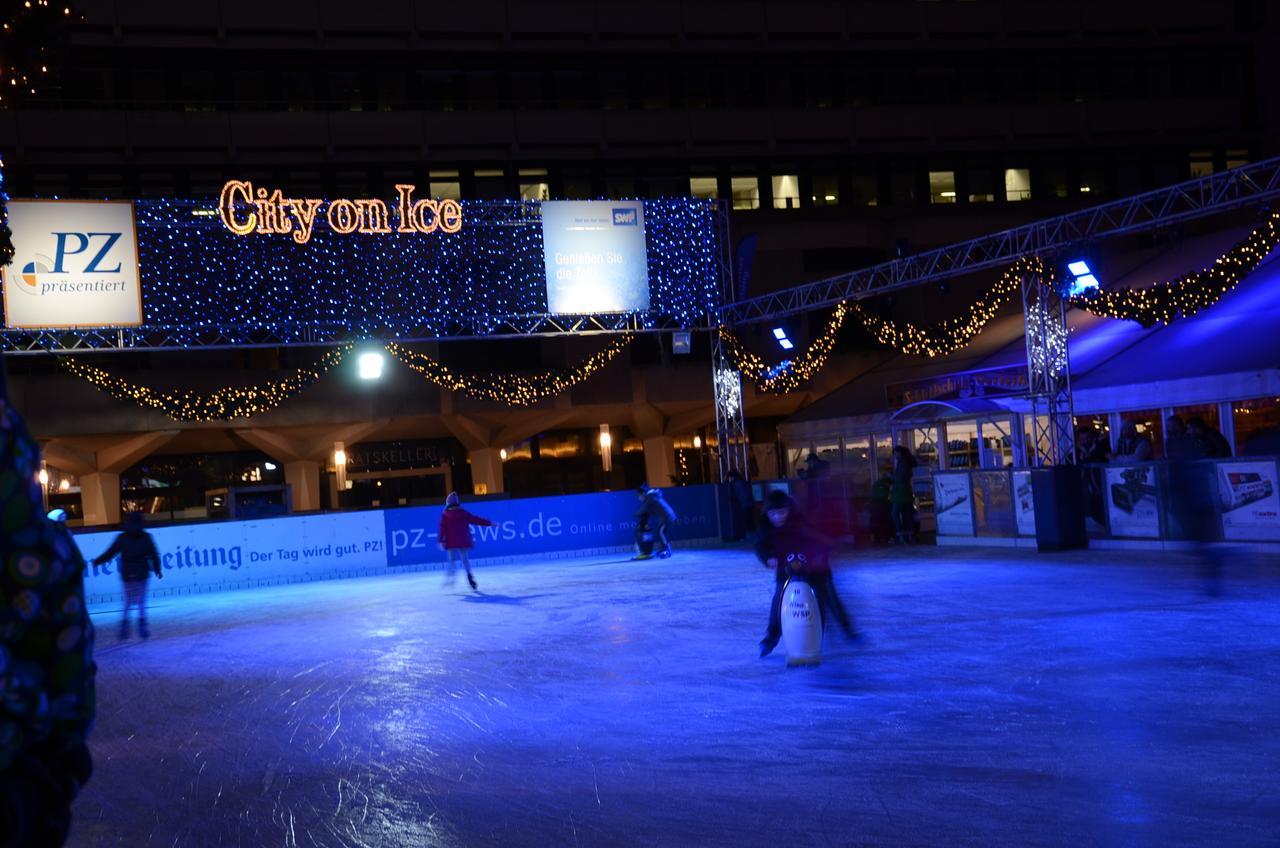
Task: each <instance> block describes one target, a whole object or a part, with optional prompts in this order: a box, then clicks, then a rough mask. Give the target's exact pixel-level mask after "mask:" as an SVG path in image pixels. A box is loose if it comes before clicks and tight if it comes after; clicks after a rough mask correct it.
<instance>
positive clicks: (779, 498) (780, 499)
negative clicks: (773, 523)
mask: <svg viewBox="0 0 1280 848" xmlns="http://www.w3.org/2000/svg"><path fill="white" fill-rule="evenodd" d="M793 503H794V502H793V501H792V500H791V496H790V495H788V494H787V493H786V492H784V491H782V490H781V489H774V490H773V491H772V492H770V493H769V496H768V497H767V498H765V499H764V508H765V511H766V512H767V511H769V510H771V509H791V507H792V506H793Z"/></svg>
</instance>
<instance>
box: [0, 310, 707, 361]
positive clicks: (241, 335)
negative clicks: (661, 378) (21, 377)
mask: <svg viewBox="0 0 1280 848" xmlns="http://www.w3.org/2000/svg"><path fill="white" fill-rule="evenodd" d="M709 327H710V321H709V320H708V321H707V323H706V324H705V325H704V326H702V327H693V328H690V327H688V326H687V325H684V324H681V323H679V322H677V321H676V320H675V319H673V318H670V317H669V316H664V315H658V314H654V313H647V312H637V313H617V314H604V313H601V314H595V315H551V314H537V315H482V316H476V317H475V318H472V319H470V320H459V321H454V322H451V323H450V324H448V325H440V326H436V325H426V324H424V325H420V326H418V327H415V328H413V329H411V330H410V331H409V332H394V331H391V330H389V329H388V330H387V331H385V332H382V333H379V332H377V331H376V330H374V331H370V330H364V329H361V330H356V329H353V328H351V327H349V326H346V325H343V324H319V323H316V324H306V325H292V324H281V325H276V326H271V327H262V326H256V325H248V324H244V325H234V324H229V325H216V326H203V327H202V326H169V325H162V326H143V327H123V328H110V327H105V328H85V329H75V330H59V329H52V330H12V329H6V330H0V351H4V352H5V353H7V354H9V355H14V356H17V355H22V354H49V353H59V354H71V353H95V352H96V353H107V352H111V351H138V352H142V351H165V350H195V349H199V350H219V349H224V350H225V349H231V348H237V349H240V348H253V347H291V346H310V345H334V344H346V343H348V342H359V341H369V340H376V339H394V340H395V341H398V342H401V343H405V344H409V343H412V342H421V341H439V340H441V339H449V340H457V341H461V340H465V339H484V338H513V337H516V338H531V337H538V336H569V335H574V336H585V335H593V334H600V333H660V332H670V331H672V330H679V329H708V328H709Z"/></svg>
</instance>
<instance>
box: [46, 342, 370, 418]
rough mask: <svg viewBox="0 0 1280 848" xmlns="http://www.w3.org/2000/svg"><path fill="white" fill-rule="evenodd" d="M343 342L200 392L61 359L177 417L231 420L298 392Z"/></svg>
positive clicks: (121, 396) (117, 394) (342, 352)
mask: <svg viewBox="0 0 1280 848" xmlns="http://www.w3.org/2000/svg"><path fill="white" fill-rule="evenodd" d="M351 348H352V345H343V346H342V347H340V348H335V349H334V350H331V351H329V352H328V353H326V354H325V355H324V356H322V357H321V358H320V361H319V362H317V363H316V364H315V365H311V366H307V367H305V368H299V369H298V370H297V371H295V372H294V373H293V374H291V375H289V376H288V377H284V378H282V379H279V380H272V381H270V382H268V383H265V384H263V385H261V386H231V387H228V388H224V389H218V390H217V391H214V392H211V393H209V394H200V393H198V392H191V391H186V392H164V391H158V390H156V389H151V388H148V387H147V386H140V385H138V384H136V383H131V382H129V381H128V380H122V379H121V378H119V377H116V376H113V375H111V374H109V373H108V372H106V371H104V370H103V369H101V368H98V367H97V366H94V365H87V364H85V363H82V362H79V361H78V360H76V359H75V358H74V357H62V358H60V359H59V360H58V363H59V364H60V365H61V366H62V367H63V368H65V369H66V370H67V371H70V372H71V373H72V374H75V375H76V376H77V377H81V378H82V379H84V380H87V381H88V382H90V383H92V384H93V385H94V386H96V387H97V388H99V389H101V390H102V391H104V392H106V393H107V394H109V395H111V396H112V397H114V398H116V399H118V400H127V401H132V402H133V403H136V404H138V405H139V406H143V407H151V408H152V409H157V410H159V411H160V412H162V413H164V414H165V415H167V416H169V417H170V418H172V419H173V420H175V421H230V420H232V419H234V418H248V417H249V416H251V415H260V414H262V413H264V412H268V411H270V410H272V409H275V408H276V407H277V406H279V405H280V404H282V403H284V402H285V401H286V400H288V399H289V398H291V397H293V396H294V395H296V394H297V393H298V392H300V391H302V390H303V389H305V388H307V387H308V386H310V385H311V384H312V383H314V382H315V381H316V380H319V379H320V377H321V376H323V375H324V374H325V373H326V372H327V371H329V370H330V369H331V368H333V367H334V366H335V365H337V364H338V363H339V362H341V361H342V359H343V358H344V357H345V356H346V355H347V353H348V352H349V351H350V350H351Z"/></svg>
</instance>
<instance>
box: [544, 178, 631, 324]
mask: <svg viewBox="0 0 1280 848" xmlns="http://www.w3.org/2000/svg"><path fill="white" fill-rule="evenodd" d="M542 249H543V258H544V261H545V263H546V268H547V311H549V312H551V313H553V314H566V313H567V314H574V315H583V314H588V313H595V312H646V311H648V309H649V270H648V269H649V265H648V258H647V251H646V248H645V231H644V203H643V202H641V201H639V200H552V201H544V202H543V203H542Z"/></svg>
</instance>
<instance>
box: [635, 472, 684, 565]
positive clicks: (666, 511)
mask: <svg viewBox="0 0 1280 848" xmlns="http://www.w3.org/2000/svg"><path fill="white" fill-rule="evenodd" d="M638 494H639V496H640V511H639V512H637V513H636V525H637V529H638V530H639V531H640V532H644V531H646V530H647V531H649V532H650V533H653V534H654V535H655V536H656V537H657V543H658V556H659V557H661V558H662V559H666V558H667V557H669V556H671V542H670V541H668V540H667V527H668V526H670V524H671V522H673V521H675V520H676V511H675V510H674V509H672V508H671V504H669V503H667V499H666V498H664V497H663V496H662V492H660V491H658V490H657V489H651V488H649V486H648V485H647V484H645V485H641V486H640V491H639V492H638ZM650 556H652V554H648V555H646V554H641V555H640V556H638V557H636V559H648V558H649V557H650Z"/></svg>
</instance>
